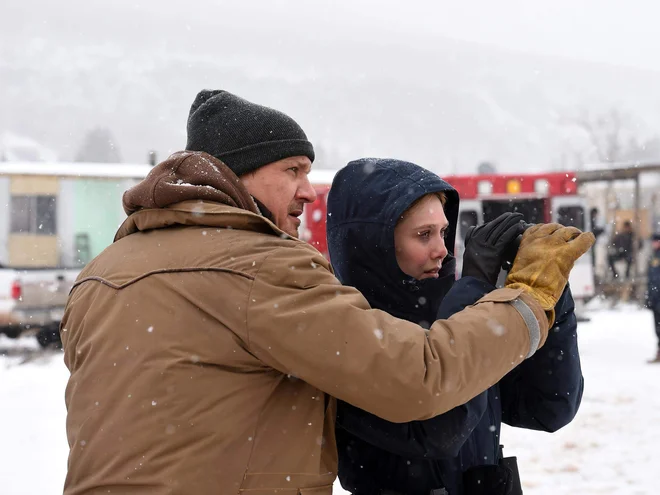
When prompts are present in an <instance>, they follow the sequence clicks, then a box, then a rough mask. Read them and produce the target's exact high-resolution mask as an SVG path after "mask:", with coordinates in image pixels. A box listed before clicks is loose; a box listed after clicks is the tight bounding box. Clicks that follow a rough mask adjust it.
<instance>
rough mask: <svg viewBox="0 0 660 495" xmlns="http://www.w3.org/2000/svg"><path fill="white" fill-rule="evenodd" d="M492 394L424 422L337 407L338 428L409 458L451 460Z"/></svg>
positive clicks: (476, 398) (341, 403) (341, 405)
mask: <svg viewBox="0 0 660 495" xmlns="http://www.w3.org/2000/svg"><path fill="white" fill-rule="evenodd" d="M487 406H488V394H487V392H482V393H480V394H479V395H477V396H476V397H475V398H473V399H471V400H469V401H468V402H467V403H466V404H463V405H461V406H458V407H455V408H454V409H452V410H450V411H447V412H446V413H444V414H440V415H439V416H436V417H434V418H430V419H425V420H424V421H411V422H409V423H392V422H390V421H387V420H384V419H381V418H379V417H378V416H375V415H373V414H371V413H368V412H366V411H363V410H362V409H358V408H357V407H355V406H352V405H351V404H348V403H346V402H342V401H339V403H338V404H337V425H338V427H340V428H343V429H344V430H346V431H347V432H349V433H351V434H352V435H354V436H356V437H358V438H359V439H361V440H363V441H365V442H367V443H369V444H371V445H373V446H375V447H378V448H380V449H382V450H385V451H387V452H390V453H392V454H395V455H398V456H402V457H407V458H409V459H451V458H454V457H456V456H457V455H458V453H459V451H460V450H461V447H462V446H463V444H464V443H465V441H466V440H467V439H468V437H469V436H470V434H471V433H472V431H473V430H474V429H475V428H476V427H477V425H478V424H479V421H480V420H481V418H482V417H483V415H484V413H485V412H486V407H487Z"/></svg>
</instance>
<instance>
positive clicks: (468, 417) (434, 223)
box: [328, 159, 581, 495]
mask: <svg viewBox="0 0 660 495" xmlns="http://www.w3.org/2000/svg"><path fill="white" fill-rule="evenodd" d="M457 217H458V194H457V193H456V191H455V190H454V189H453V188H452V187H451V186H450V185H449V184H447V183H446V182H444V181H442V180H441V179H440V178H439V177H438V176H437V175H435V174H433V173H431V172H429V171H427V170H425V169H423V168H421V167H419V166H417V165H414V164H412V163H407V162H402V161H398V160H379V159H364V160H358V161H356V162H351V163H349V164H348V166H347V167H345V168H344V169H342V170H341V171H340V172H339V173H338V174H337V176H336V177H335V180H334V182H333V185H332V189H331V191H330V195H329V198H328V247H329V252H330V259H331V262H332V264H333V267H334V268H335V271H336V274H337V277H338V278H339V279H340V280H341V281H342V283H344V284H348V285H352V286H355V287H356V288H358V289H359V290H360V291H361V292H362V293H363V294H364V295H365V297H366V298H367V299H368V300H369V302H370V304H371V305H372V307H375V308H378V309H382V310H385V311H388V312H389V313H390V314H392V315H394V316H396V317H399V318H405V319H407V320H410V321H414V322H416V323H419V324H420V326H421V327H425V328H426V327H428V326H429V324H430V323H432V322H433V321H434V320H435V319H437V318H438V317H439V315H442V316H443V317H449V316H451V314H453V313H454V312H456V311H459V310H460V309H462V307H465V306H467V305H469V304H473V303H474V302H476V301H477V300H478V299H479V298H480V297H482V296H483V295H485V294H486V293H487V292H490V291H491V290H493V289H494V286H493V284H494V280H496V278H497V273H498V272H499V266H500V265H501V261H502V259H501V258H502V256H503V252H504V251H505V249H503V246H504V247H506V246H507V245H508V244H509V243H510V241H512V240H513V239H515V237H517V235H519V234H520V233H521V231H520V230H519V229H520V222H519V221H520V219H521V218H522V217H521V215H518V214H506V215H504V216H503V217H500V218H498V219H497V220H495V221H493V222H491V223H492V224H494V225H495V227H496V228H492V226H483V227H481V228H490V229H491V231H490V232H494V233H495V234H494V237H497V238H498V239H500V240H501V241H502V242H500V243H499V244H496V243H495V242H494V241H495V240H496V239H493V236H486V237H490V241H493V242H491V243H490V244H485V243H481V244H479V242H478V241H472V240H471V241H470V243H469V244H468V246H466V249H475V246H476V247H477V248H478V249H479V250H480V251H479V254H480V256H477V257H475V256H466V259H473V260H474V259H483V260H489V261H490V262H491V265H493V266H495V267H496V269H495V271H493V270H492V269H490V270H485V271H486V272H487V271H490V272H491V273H489V274H485V276H483V277H478V278H475V277H472V276H467V277H464V278H463V279H461V280H460V281H459V282H458V283H457V284H456V286H455V288H454V289H452V290H451V291H450V289H451V288H452V285H454V279H455V261H454V258H453V256H452V251H453V246H454V239H455V234H456V222H457ZM473 237H474V238H479V237H480V236H479V235H475V236H473ZM481 237H484V236H481ZM475 263H479V262H478V261H477V262H475ZM478 268H483V267H478ZM464 273H471V274H479V273H484V270H479V269H475V267H474V266H466V267H464ZM565 299H566V297H563V298H562V300H563V302H562V301H560V305H563V306H562V309H560V305H558V306H557V310H558V311H557V320H558V324H562V322H563V321H565V319H566V313H570V314H571V315H572V306H570V304H567V303H566V301H565ZM569 299H570V296H569ZM461 306H462V307H461ZM564 306H565V307H564ZM569 310H570V311H569ZM562 318H563V319H562ZM573 323H574V317H573ZM564 330H566V329H563V328H562V332H563V331H564ZM374 331H377V329H375V330H374ZM568 332H571V329H570V328H569V329H568ZM564 333H566V332H564ZM571 333H573V332H571ZM573 336H574V335H573ZM549 340H550V337H549ZM569 340H570V338H569ZM562 342H563V341H562ZM562 345H563V344H562ZM546 346H548V343H546ZM560 347H561V345H560ZM564 347H565V348H566V349H565V350H566V352H567V353H571V354H575V355H577V350H576V349H575V350H573V349H571V348H570V347H571V346H570V345H567V346H564ZM545 349H546V347H544V348H543V350H544V351H545ZM551 349H552V351H551V352H557V349H555V348H553V347H552V345H551ZM559 351H560V352H563V351H564V349H563V348H562V349H560V350H559ZM538 354H540V353H537V355H538ZM559 355H560V354H559V353H558V354H556V355H555V359H556V358H557V356H559ZM533 359H534V357H532V358H530V359H529V360H527V361H526V362H524V363H523V364H522V365H521V366H519V367H518V368H517V370H519V369H521V368H523V367H525V366H526V365H527V364H528V363H529V362H531V361H532V360H533ZM549 359H551V360H552V358H549ZM538 361H539V363H540V367H538V369H536V368H534V367H533V366H532V367H531V368H530V367H529V366H527V368H528V370H527V371H528V372H529V373H532V375H533V376H532V377H527V376H520V373H516V372H517V370H514V372H512V373H511V374H510V375H508V376H507V377H506V378H505V379H504V380H503V381H502V382H501V384H502V395H503V397H502V398H501V400H500V397H499V395H500V393H499V391H498V387H497V386H495V387H493V388H491V389H490V390H489V391H487V392H484V393H482V394H481V395H479V396H477V397H475V398H474V399H472V400H471V401H470V402H468V403H467V404H465V405H463V406H461V407H458V408H456V409H454V410H452V411H449V412H448V413H445V414H443V415H441V416H438V417H435V418H432V419H429V420H426V421H417V422H412V423H406V424H394V423H389V422H387V421H385V420H382V419H380V418H377V417H375V416H373V415H371V414H369V413H366V412H364V411H361V410H360V409H357V408H355V407H353V406H351V405H349V404H346V403H340V404H339V406H338V415H337V431H336V435H337V447H338V450H339V478H340V481H341V483H342V486H343V487H344V488H345V489H346V490H348V491H350V492H351V493H354V494H356V495H362V494H368V495H383V494H406V495H417V494H419V495H429V494H431V493H437V494H441V493H449V494H450V495H455V494H462V493H467V494H473V493H484V494H485V493H488V494H495V493H500V492H499V491H496V490H501V493H515V492H512V491H511V490H513V488H514V487H515V486H516V479H515V478H516V476H515V474H516V473H515V468H514V469H513V470H512V469H510V468H509V467H506V466H504V465H502V464H503V463H502V458H501V453H500V452H499V441H498V437H499V428H500V422H501V419H500V418H501V417H502V415H504V418H505V419H508V420H509V422H511V423H514V424H515V423H516V419H515V418H518V419H517V421H518V422H519V423H520V424H521V425H524V426H526V427H532V428H537V429H546V430H551V429H553V428H554V427H555V426H556V425H557V424H559V423H562V422H563V423H565V422H567V421H565V420H566V419H567V418H568V417H570V418H572V415H573V414H574V412H575V410H576V409H577V404H579V397H580V396H581V374H580V373H579V359H578V361H577V370H575V360H574V359H572V357H569V356H566V361H567V362H568V368H569V369H570V371H569V373H568V374H569V375H571V376H570V377H569V378H571V380H568V381H569V382H570V384H571V385H570V386H568V387H566V388H568V389H570V390H569V394H570V392H573V396H566V393H564V394H563V396H562V397H559V398H551V399H550V402H553V401H554V402H553V404H554V403H566V404H567V407H565V408H562V407H558V408H554V409H553V408H552V407H550V408H549V409H551V410H552V411H551V412H552V413H556V415H555V416H556V417H555V418H554V420H549V421H547V423H543V421H542V419H543V418H545V416H544V415H543V414H540V415H535V413H536V412H538V409H539V408H538V407H537V404H536V401H537V400H540V399H543V398H544V397H546V393H550V391H551V393H553V394H554V393H555V391H556V390H559V389H561V391H562V392H563V388H562V387H561V386H559V387H557V386H556V384H555V383H554V382H553V383H552V384H551V385H547V384H546V383H545V382H546V381H548V380H547V375H546V374H547V372H548V370H549V369H548V368H546V366H547V365H548V363H547V362H546V361H547V359H544V358H541V359H539V360H538ZM551 369H552V368H550V370H551ZM576 371H577V375H578V376H579V379H578V380H577V382H578V383H577V384H576V383H575V380H574V379H573V378H575V377H574V376H573V375H575V372H576ZM560 374H561V375H562V376H561V378H566V373H560ZM509 376H512V378H511V379H510V380H508V379H509ZM536 378H538V380H537V381H540V382H541V384H542V385H547V387H546V388H547V389H548V390H545V389H543V386H542V387H541V388H540V389H539V388H538V387H536V388H535V387H534V386H529V385H528V382H530V381H532V382H533V381H534V380H535V379H536ZM505 382H506V383H505ZM573 385H577V386H576V387H574V386H573ZM505 391H506V395H507V399H506V401H505V398H504V393H505ZM522 392H529V393H530V394H531V395H529V396H526V395H525V394H522V395H521V393H522ZM540 401H541V402H543V400H540ZM576 403H577V404H576ZM513 406H517V407H514V410H509V409H510V408H511V407H513ZM552 413H549V414H550V416H552ZM516 414H518V416H515V415H516ZM471 468H472V469H471ZM472 485H474V486H475V487H476V488H474V487H473V486H472ZM467 487H469V490H470V491H468V488H467ZM498 487H499V488H498ZM477 489H483V491H481V492H478V491H476V490H477ZM443 490H444V491H443Z"/></svg>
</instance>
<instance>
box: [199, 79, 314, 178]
mask: <svg viewBox="0 0 660 495" xmlns="http://www.w3.org/2000/svg"><path fill="white" fill-rule="evenodd" d="M186 150H188V151H205V152H206V153H208V154H210V155H213V156H215V157H216V158H218V159H219V160H221V161H222V162H224V163H225V164H226V165H227V166H228V167H229V168H230V169H231V170H232V171H233V172H234V173H235V174H236V175H238V176H239V177H240V176H241V175H243V174H246V173H248V172H252V171H254V170H256V169H258V168H259V167H262V166H264V165H268V164H269V163H272V162H276V161H278V160H282V159H283V158H288V157H291V156H306V157H308V158H309V159H310V160H311V161H314V147H313V146H312V143H310V142H309V141H308V140H307V136H306V135H305V132H304V131H303V130H302V128H301V127H300V126H299V125H298V124H297V123H296V121H294V120H293V119H292V118H291V117H289V116H288V115H285V114H284V113H282V112H279V111H277V110H274V109H272V108H268V107H264V106H262V105H257V104H256V103H252V102H249V101H247V100H244V99H243V98H240V97H238V96H236V95H233V94H231V93H228V92H227V91H222V90H206V89H205V90H202V91H200V92H199V94H198V95H197V97H196V98H195V101H194V102H193V104H192V107H191V108H190V115H189V116H188V143H187V144H186Z"/></svg>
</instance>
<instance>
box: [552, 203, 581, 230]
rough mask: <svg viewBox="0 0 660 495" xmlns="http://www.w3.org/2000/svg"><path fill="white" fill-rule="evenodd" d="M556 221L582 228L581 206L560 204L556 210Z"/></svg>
mask: <svg viewBox="0 0 660 495" xmlns="http://www.w3.org/2000/svg"><path fill="white" fill-rule="evenodd" d="M557 223H560V224H562V225H566V226H570V227H577V228H578V229H580V230H584V209H583V208H582V207H581V206H561V207H560V208H559V209H558V210H557Z"/></svg>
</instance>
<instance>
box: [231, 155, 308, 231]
mask: <svg viewBox="0 0 660 495" xmlns="http://www.w3.org/2000/svg"><path fill="white" fill-rule="evenodd" d="M311 169H312V162H311V161H310V160H309V158H307V157H306V156H293V157H290V158H285V159H283V160H279V161H277V162H273V163H269V164H268V165H264V166H263V167H260V168H258V169H257V170H256V171H254V172H251V173H249V174H245V175H243V176H241V181H242V182H243V184H244V185H245V187H246V188H247V190H248V192H249V193H250V194H251V195H252V196H253V197H255V198H256V199H258V200H259V201H261V202H262V203H263V204H264V206H265V207H266V208H268V210H269V211H270V212H271V213H272V214H273V217H274V219H275V225H277V226H278V227H279V228H280V229H282V230H283V231H284V232H286V233H287V234H289V235H291V236H293V237H298V227H300V219H299V218H298V217H299V216H300V215H302V214H303V206H304V205H305V203H313V202H314V201H315V200H316V191H315V190H314V188H313V187H312V185H311V184H310V182H309V178H308V177H307V174H309V172H310V170H311Z"/></svg>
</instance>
